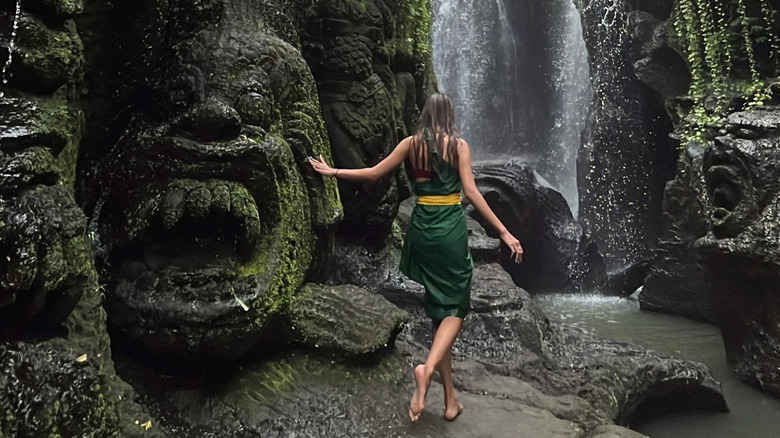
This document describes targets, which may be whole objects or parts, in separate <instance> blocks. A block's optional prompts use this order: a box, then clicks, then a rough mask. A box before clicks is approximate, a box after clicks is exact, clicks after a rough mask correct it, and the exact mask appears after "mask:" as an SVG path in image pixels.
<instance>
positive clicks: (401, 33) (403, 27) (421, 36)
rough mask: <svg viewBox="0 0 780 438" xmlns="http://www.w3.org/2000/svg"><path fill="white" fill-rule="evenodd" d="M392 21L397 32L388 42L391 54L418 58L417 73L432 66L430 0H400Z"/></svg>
mask: <svg viewBox="0 0 780 438" xmlns="http://www.w3.org/2000/svg"><path fill="white" fill-rule="evenodd" d="M391 23H392V25H393V28H394V30H395V32H394V35H393V39H392V40H390V41H388V44H387V46H388V53H389V55H390V56H391V57H392V56H398V55H400V56H404V57H407V58H412V59H415V60H417V62H418V66H417V73H420V72H423V71H424V70H426V69H428V68H430V65H427V63H429V62H430V61H429V59H430V56H431V48H430V43H429V41H430V33H431V3H430V1H429V0H398V3H397V5H396V8H395V13H394V14H393V16H392V20H391Z"/></svg>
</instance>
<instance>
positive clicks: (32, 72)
mask: <svg viewBox="0 0 780 438" xmlns="http://www.w3.org/2000/svg"><path fill="white" fill-rule="evenodd" d="M13 19H14V15H13V14H5V15H4V16H3V19H2V20H0V31H1V32H2V35H4V36H6V35H10V34H11V26H12V21H13ZM14 44H15V47H14V52H13V59H12V62H11V64H10V66H9V69H8V71H6V74H7V75H9V76H10V79H9V81H8V83H9V84H10V85H11V86H13V87H16V88H19V89H23V90H27V91H31V92H34V93H41V94H50V93H53V92H54V91H55V90H56V89H57V88H59V87H61V86H62V85H65V84H66V83H67V82H69V81H71V80H72V79H74V78H75V77H77V76H78V75H80V74H81V73H82V68H83V64H84V55H83V47H82V45H81V39H80V38H79V35H78V33H77V31H76V25H75V23H74V22H73V20H67V21H65V22H64V23H62V24H61V25H59V26H57V27H56V28H52V27H49V26H47V25H46V24H45V23H44V22H43V21H41V20H40V18H38V17H37V16H35V15H32V14H29V13H27V12H26V10H23V12H22V15H21V17H20V20H19V23H18V30H17V41H15V42H14ZM3 52H5V53H3V55H2V58H3V59H7V55H8V52H7V50H4V51H3ZM6 79H8V78H6Z"/></svg>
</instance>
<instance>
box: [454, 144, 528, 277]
mask: <svg viewBox="0 0 780 438" xmlns="http://www.w3.org/2000/svg"><path fill="white" fill-rule="evenodd" d="M458 175H459V176H460V183H461V185H462V186H463V194H464V195H465V196H466V199H468V200H469V202H471V205H473V206H474V209H476V210H477V213H479V214H480V215H481V216H482V217H483V218H485V220H486V221H487V222H488V223H489V224H490V225H491V226H492V227H493V228H495V229H496V231H498V236H499V237H500V238H501V240H502V241H503V242H504V243H505V244H506V246H508V247H509V250H510V251H511V252H512V254H511V257H512V259H513V260H514V261H515V263H520V262H521V261H523V246H522V245H520V241H519V240H517V238H515V236H513V235H512V233H510V232H509V230H507V229H506V227H505V226H504V224H503V223H501V220H500V219H499V218H498V216H496V214H495V213H493V210H492V209H491V208H490V206H489V205H488V203H487V201H485V198H484V197H483V196H482V193H480V192H479V189H477V183H476V182H475V181H474V173H473V172H472V170H471V151H470V150H469V145H468V143H466V142H465V141H464V140H460V141H459V143H458Z"/></svg>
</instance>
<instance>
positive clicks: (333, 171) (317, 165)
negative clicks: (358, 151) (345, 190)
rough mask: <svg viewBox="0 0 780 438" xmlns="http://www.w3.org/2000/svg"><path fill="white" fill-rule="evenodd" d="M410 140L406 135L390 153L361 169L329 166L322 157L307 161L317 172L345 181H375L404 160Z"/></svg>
mask: <svg viewBox="0 0 780 438" xmlns="http://www.w3.org/2000/svg"><path fill="white" fill-rule="evenodd" d="M411 141H412V137H406V138H405V139H403V140H401V142H400V143H398V144H397V145H396V146H395V148H394V149H393V151H392V152H390V155H388V156H387V157H385V158H384V159H383V160H382V161H380V162H379V163H377V164H376V165H374V166H372V167H364V168H361V169H341V168H338V169H337V168H333V167H330V166H329V165H328V164H327V163H326V162H325V160H323V159H322V157H319V159H318V158H311V159H310V160H309V162H310V163H311V166H312V167H313V168H314V170H315V171H316V172H317V173H320V174H322V175H325V176H332V177H334V178H338V179H344V180H347V181H375V180H377V179H379V178H381V177H383V176H385V175H387V174H388V173H390V172H392V171H393V170H394V169H395V168H397V167H398V166H400V165H401V163H403V162H404V160H405V159H406V156H407V154H408V153H409V145H410V144H411Z"/></svg>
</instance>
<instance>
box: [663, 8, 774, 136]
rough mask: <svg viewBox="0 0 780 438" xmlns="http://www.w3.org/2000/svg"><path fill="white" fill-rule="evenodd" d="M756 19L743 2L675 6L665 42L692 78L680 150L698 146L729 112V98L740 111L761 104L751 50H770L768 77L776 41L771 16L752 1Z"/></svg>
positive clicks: (762, 97)
mask: <svg viewBox="0 0 780 438" xmlns="http://www.w3.org/2000/svg"><path fill="white" fill-rule="evenodd" d="M755 1H756V2H757V3H758V4H759V5H760V8H759V9H760V16H758V17H753V16H750V15H749V14H748V8H747V7H746V5H745V0H714V1H713V0H677V1H676V2H675V4H674V10H673V12H672V30H673V32H672V34H671V35H670V42H671V43H672V44H673V45H675V46H676V47H677V49H678V50H679V51H680V52H681V53H682V54H683V56H684V58H685V60H686V61H687V63H688V68H689V69H690V72H691V84H690V88H689V90H688V99H689V100H690V101H691V102H692V105H691V107H690V109H688V110H687V111H686V112H685V113H684V114H683V117H682V121H683V122H682V124H683V126H681V128H682V134H683V144H685V143H687V142H689V141H703V140H704V138H705V136H706V134H707V132H708V128H709V127H710V126H712V125H714V124H716V123H718V122H719V121H720V120H722V118H723V117H724V116H725V115H726V113H727V112H729V111H730V110H733V109H734V108H732V106H733V104H732V103H730V102H731V101H730V99H729V95H730V94H732V93H734V92H735V91H736V92H738V93H739V94H740V95H741V96H742V99H741V101H742V102H743V103H742V108H743V109H748V108H754V107H757V106H761V105H763V104H764V102H765V101H766V99H767V97H768V88H767V87H765V86H764V83H763V81H762V75H761V72H760V71H759V66H758V60H757V55H756V49H755V48H756V46H758V45H764V46H768V47H769V50H768V52H769V55H768V56H769V57H770V58H771V60H772V62H773V67H772V69H773V72H772V74H777V72H778V71H780V60H779V59H778V56H780V55H778V53H780V40H779V39H778V36H777V35H776V34H774V33H773V32H772V25H773V22H774V20H773V17H774V15H775V11H774V9H773V8H772V6H771V4H770V3H769V1H768V0H755Z"/></svg>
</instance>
